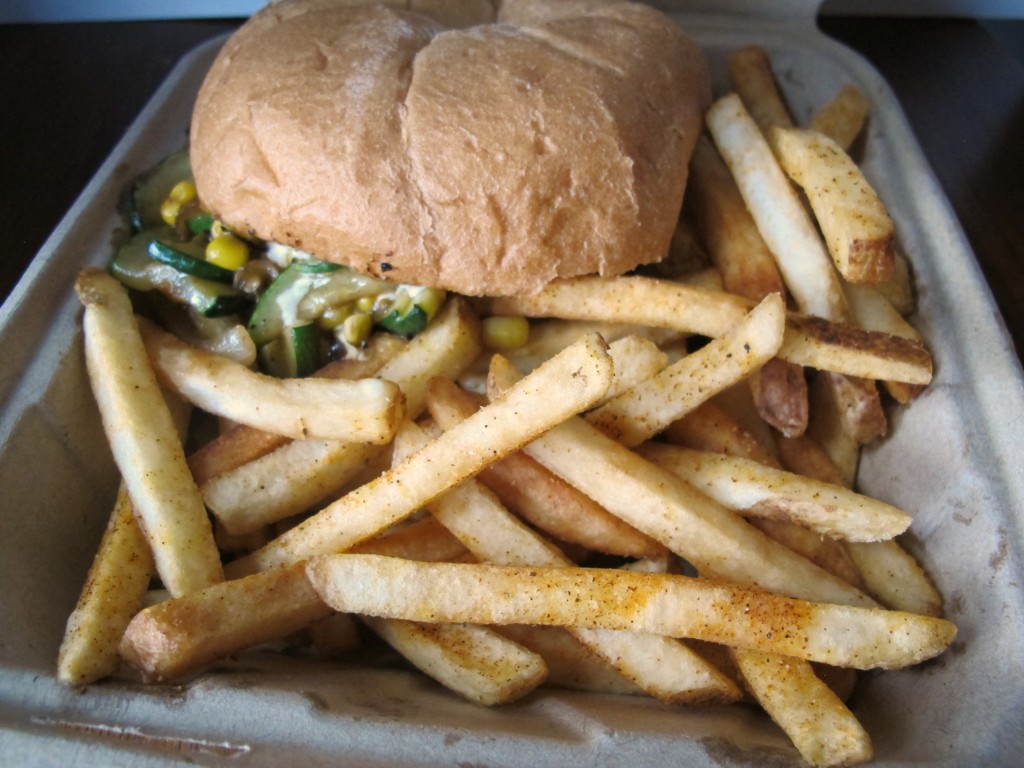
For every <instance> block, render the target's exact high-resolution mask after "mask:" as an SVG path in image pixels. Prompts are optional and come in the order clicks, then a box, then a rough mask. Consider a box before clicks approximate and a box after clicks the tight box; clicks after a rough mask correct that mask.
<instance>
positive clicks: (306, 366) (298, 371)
mask: <svg viewBox="0 0 1024 768" xmlns="http://www.w3.org/2000/svg"><path fill="white" fill-rule="evenodd" d="M259 361H260V370H262V371H263V372H264V373H267V374H270V375H271V376H277V377H278V378H282V379H291V378H297V377H302V376H309V375H310V374H312V373H313V372H315V371H316V370H317V369H318V368H319V367H320V329H319V328H317V326H316V323H308V324H307V325H299V326H296V327H294V328H288V329H286V330H285V331H284V332H282V333H281V334H280V335H279V336H278V337H277V338H276V339H274V340H273V341H271V342H268V343H267V344H264V345H263V346H262V347H260V351H259Z"/></svg>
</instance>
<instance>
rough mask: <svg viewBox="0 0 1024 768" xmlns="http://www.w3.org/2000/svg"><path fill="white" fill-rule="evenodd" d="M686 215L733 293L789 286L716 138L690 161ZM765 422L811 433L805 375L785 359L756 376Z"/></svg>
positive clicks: (702, 143) (759, 293) (761, 293)
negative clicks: (720, 150) (719, 150)
mask: <svg viewBox="0 0 1024 768" xmlns="http://www.w3.org/2000/svg"><path fill="white" fill-rule="evenodd" d="M686 206H687V208H686V210H687V212H688V213H689V215H690V217H691V218H692V219H693V220H694V224H695V229H696V231H697V232H698V233H699V235H700V237H701V239H702V240H703V242H704V243H705V244H706V245H707V250H708V253H709V255H710V258H711V261H712V263H713V264H714V265H715V266H716V267H717V268H718V272H719V273H720V274H721V276H722V284H723V288H724V289H725V290H727V291H729V292H730V293H735V294H738V295H740V296H744V297H746V298H748V299H750V300H752V301H760V300H761V299H763V298H764V297H765V296H768V295H769V294H772V293H778V294H781V295H783V296H785V292H786V287H785V284H784V283H783V280H782V275H780V274H779V268H778V265H777V264H776V263H775V257H774V256H773V255H772V252H771V251H770V250H769V249H768V246H767V245H766V244H765V242H764V239H763V238H762V237H761V233H760V232H758V229H757V224H756V223H755V222H754V219H753V218H752V217H751V215H750V212H749V211H748V210H747V207H746V204H745V203H744V202H743V197H742V195H740V191H739V188H738V187H737V186H736V181H735V180H734V179H733V177H732V174H731V173H730V171H729V168H728V166H726V164H725V163H724V162H723V160H722V158H721V156H720V155H719V154H718V152H717V151H716V150H715V147H714V145H713V144H712V143H711V141H710V139H708V138H706V137H702V138H701V139H700V140H699V141H698V142H697V146H696V147H695V149H694V153H693V157H692V158H691V160H690V176H689V181H688V186H687V196H686ZM750 386H751V389H752V390H753V392H754V398H755V402H756V403H757V405H758V409H759V411H760V412H761V415H762V417H763V418H764V419H765V421H767V422H768V423H769V424H771V425H772V426H774V427H775V428H776V429H778V430H780V431H781V432H782V433H783V434H788V435H792V434H800V433H802V432H803V430H804V429H806V428H807V385H806V382H805V381H804V375H803V370H802V369H801V368H800V367H799V366H797V365H794V364H793V363H790V362H788V361H785V360H773V361H771V362H769V363H766V364H765V365H764V366H762V367H761V369H760V370H759V371H757V372H756V373H755V374H754V375H753V376H751V377H750Z"/></svg>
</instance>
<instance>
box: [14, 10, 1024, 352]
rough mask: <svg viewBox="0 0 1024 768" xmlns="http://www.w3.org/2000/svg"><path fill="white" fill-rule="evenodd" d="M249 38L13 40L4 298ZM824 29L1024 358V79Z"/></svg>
mask: <svg viewBox="0 0 1024 768" xmlns="http://www.w3.org/2000/svg"><path fill="white" fill-rule="evenodd" d="M237 24H238V21H237V20H231V19H225V20H195V21H167V22H131V23H90V24H56V25H9V26H0V114H2V118H0V158H2V160H0V169H2V182H0V184H2V186H0V231H2V232H3V235H4V240H3V243H4V248H3V256H2V258H0V297H5V296H6V295H7V294H8V293H9V292H10V290H11V288H12V287H13V286H14V284H15V283H16V281H17V280H18V278H19V276H20V275H21V273H22V271H23V270H24V269H25V267H26V265H27V264H28V262H29V261H30V260H31V259H32V257H33V255H34V254H35V253H36V251H37V250H38V249H39V247H40V246H41V245H42V244H43V242H44V241H45V240H46V238H47V236H48V235H49V233H50V232H51V231H52V229H53V228H54V227H55V226H56V225H57V223H58V222H59V221H60V219H61V217H62V216H63V215H64V213H65V212H66V210H67V209H68V207H69V206H70V205H71V204H72V203H73V202H74V200H75V198H76V197H77V195H78V194H79V193H80V192H81V190H82V188H83V187H84V186H85V185H86V183H87V182H88V181H89V179H90V178H91V176H92V174H93V173H94V172H95V170H96V168H97V167H98V166H99V165H100V163H101V162H102V161H103V159H104V158H105V157H106V156H107V154H108V153H109V152H110V150H111V149H112V148H113V146H114V145H115V143H116V142H117V140H118V139H119V138H120V136H121V135H122V134H123V132H124V131H125V130H126V129H127V127H128V126H129V125H130V123H131V122H132V120H133V119H134V118H135V116H136V115H137V114H138V112H139V110H140V109H141V108H142V107H143V105H144V104H145V103H146V101H147V99H148V98H149V97H150V95H151V94H152V93H153V91H154V90H155V89H156V88H157V87H158V86H159V84H160V83H161V81H162V80H163V78H164V77H165V76H166V75H167V74H168V72H169V71H170V70H171V68H172V67H173V66H174V64H175V63H176V62H177V60H178V59H179V57H180V56H181V55H183V54H184V53H186V52H187V51H189V50H190V49H191V48H193V47H194V46H195V45H197V44H199V43H200V42H202V41H204V40H206V39H208V38H210V37H212V36H214V35H218V34H221V33H223V32H225V31H228V30H231V29H234V28H235V27H236V26H237ZM821 26H822V28H823V30H824V31H825V32H827V33H828V34H830V35H832V36H834V37H836V38H838V39H839V40H841V41H843V42H845V43H847V44H848V45H850V46H851V47H852V48H854V49H855V50H857V51H859V52H861V53H862V54H863V55H865V56H866V57H867V58H868V59H869V60H870V61H871V62H872V63H873V64H874V65H875V66H876V67H877V68H878V69H879V71H880V72H881V73H882V74H883V76H884V77H886V79H887V80H888V81H889V83H890V84H891V85H892V87H893V89H894V90H895V92H896V94H897V96H898V98H899V99H900V100H901V102H902V104H903V106H904V108H905V110H906V112H907V115H908V117H909V119H910V122H911V124H912V126H913V128H914V131H915V132H916V134H917V137H918V139H919V140H920V142H921V145H922V147H923V149H924V152H925V154H926V155H927V157H928V160H929V161H930V163H931V165H932V167H933V168H934V170H935V172H936V174H937V176H938V178H939V181H940V183H941V184H942V186H943V188H944V189H945V192H946V194H947V195H948V197H949V199H950V201H951V203H952V205H953V208H954V209H955V211H956V214H957V216H958V217H959V219H960V222H961V224H962V225H963V227H964V230H965V231H966V233H967V236H968V238H969V240H970V242H971V245H972V247H973V250H974V252H975V254H976V256H977V258H978V261H979V263H980V264H981V267H982V270H983V271H984V273H985V275H986V276H987V278H988V280H989V283H990V285H991V287H992V290H993V293H994V295H995V298H996V301H997V304H998V306H999V308H1000V310H1001V312H1002V314H1003V317H1004V319H1005V321H1006V324H1007V326H1008V328H1009V330H1010V332H1011V335H1012V336H1013V338H1014V340H1015V342H1016V344H1017V348H1018V350H1024V278H1022V277H1021V270H1022V269H1024V247H1022V245H1021V244H1022V243H1024V180H1022V179H1024V67H1022V65H1021V64H1020V61H1019V60H1018V59H1016V58H1014V57H1013V56H1012V55H1011V54H1010V53H1009V52H1008V51H1007V50H1006V49H1005V48H1004V47H1003V46H1002V45H1000V43H999V42H997V40H996V39H994V38H993V37H992V36H991V35H990V34H989V33H988V32H987V31H986V30H985V29H984V28H982V27H981V26H979V25H978V24H976V23H974V22H972V21H962V20H961V21H956V20H891V19H870V20H869V19H852V18H825V19H823V20H822V22H821Z"/></svg>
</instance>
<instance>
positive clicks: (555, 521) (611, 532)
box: [427, 379, 665, 557]
mask: <svg viewBox="0 0 1024 768" xmlns="http://www.w3.org/2000/svg"><path fill="white" fill-rule="evenodd" d="M478 407H479V405H478V403H477V402H476V401H475V400H474V399H473V398H472V396H471V395H469V394H468V393H467V392H465V391H463V390H462V389H460V388H459V387H458V385H456V384H455V383H454V382H452V381H450V380H448V379H435V380H434V381H433V382H432V383H431V387H430V393H429V396H428V398H427V409H428V410H429V411H430V414H431V416H432V417H433V418H434V420H435V421H436V422H437V423H438V424H439V425H440V426H441V428H443V429H450V428H451V427H453V426H454V425H456V424H458V423H459V422H460V421H464V420H465V419H467V418H469V416H471V415H472V414H473V413H474V412H475V411H476V410H477V408H478ZM477 478H478V479H479V480H480V481H481V482H482V483H483V484H484V485H486V486H487V487H488V488H490V489H491V490H492V491H494V493H495V495H497V496H498V498H499V499H501V501H502V503H503V504H504V505H505V506H507V507H509V508H510V509H511V510H512V511H513V512H515V513H516V514H518V515H519V516H520V517H522V518H523V519H525V520H526V521H528V522H529V523H530V524H531V525H533V526H534V527H536V528H538V529H540V530H541V531H544V532H546V533H547V534H549V535H551V536H553V537H554V538H556V539H558V540H559V541H563V542H570V543H574V544H580V545H582V546H584V547H587V548H588V549H592V550H595V551H597V552H605V553H608V554H613V555H622V556H624V557H655V556H657V555H660V554H662V553H663V552H664V551H665V548H664V546H663V545H661V544H659V543H658V542H656V541H654V540H653V539H651V538H650V537H649V536H646V535H644V534H642V533H640V532H639V531H637V530H636V529H635V528H633V527H631V526H629V525H627V524H626V523H624V522H623V521H622V520H620V519H619V518H617V517H615V515H612V514H610V513H609V512H608V511H607V510H605V509H604V508H603V507H601V506H600V505H599V504H597V503H596V502H595V501H594V500H593V499H591V498H590V497H589V496H587V495H586V494H584V493H582V492H580V491H578V490H577V489H576V488H574V487H573V486H571V485H569V484H568V483H566V482H565V481H564V480H562V479H561V478H559V477H557V476H555V475H553V474H552V473H551V472H549V471H548V470H547V469H545V468H544V467H543V466H541V465H540V464H538V463H537V462H536V461H534V460H533V459H531V458H530V457H529V456H527V455H526V454H524V453H512V454H509V455H508V456H506V457H505V458H503V459H501V460H500V461H496V462H495V463H494V464H491V465H490V466H489V467H484V469H482V470H481V471H480V473H479V474H478V475H477Z"/></svg>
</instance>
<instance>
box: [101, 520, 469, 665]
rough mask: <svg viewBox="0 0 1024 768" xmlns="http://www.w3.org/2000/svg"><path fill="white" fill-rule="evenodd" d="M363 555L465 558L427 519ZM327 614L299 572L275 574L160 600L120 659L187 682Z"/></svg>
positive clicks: (130, 633) (127, 638)
mask: <svg viewBox="0 0 1024 768" xmlns="http://www.w3.org/2000/svg"><path fill="white" fill-rule="evenodd" d="M357 551H358V552H360V553H372V554H380V555H385V556H389V557H410V556H411V557H415V558H416V559H419V560H432V559H434V558H436V557H441V558H448V557H453V556H457V555H459V554H461V553H464V552H465V548H464V547H462V545H461V544H459V543H458V541H456V540H455V539H454V537H452V536H451V535H450V534H449V533H448V532H447V531H446V530H445V529H444V528H442V527H441V526H439V525H437V524H436V523H434V522H433V520H432V518H425V519H424V520H422V521H417V522H415V523H410V524H409V525H408V526H407V527H406V528H405V529H404V530H402V531H401V532H396V533H395V534H392V533H391V532H389V533H387V534H385V535H382V536H379V537H377V538H376V539H373V540H371V541H367V542H364V543H363V544H362V545H361V546H360V547H359V549H358V550H357ZM330 614H331V609H330V608H328V607H327V606H325V605H324V604H323V601H322V600H321V599H320V598H319V596H318V595H317V594H316V593H315V592H314V591H313V590H312V589H310V586H309V582H308V581H307V580H306V577H305V576H304V574H303V571H302V568H301V566H296V567H291V568H287V567H286V568H276V569H274V570H272V571H267V572H265V573H260V574H256V575H254V576H252V577H248V578H243V579H233V580H231V581H226V582H222V583H220V584H216V585H214V586H213V587H211V588H208V589H204V590H200V591H198V592H194V593H190V594H189V595H187V596H185V597H183V598H177V599H171V600H166V601H160V602H158V603H156V604H154V605H151V606H150V607H148V608H146V609H145V610H143V611H141V612H139V613H138V614H136V615H135V616H134V618H132V620H131V623H130V624H129V625H128V628H127V630H126V631H125V633H124V636H123V638H122V639H121V643H120V654H121V656H123V657H124V659H125V660H126V661H127V662H128V663H130V664H131V665H132V666H133V667H135V668H136V669H138V670H139V672H141V673H142V675H143V676H144V677H145V678H147V679H149V680H170V679H175V678H179V677H182V676H185V675H187V674H189V673H192V672H194V671H196V670H197V669H199V668H200V667H202V666H203V665H205V664H208V663H210V662H211V661H214V660H216V659H221V658H226V657H228V656H230V655H232V654H234V653H237V652H238V651H241V650H244V649H245V648H250V647H252V646H254V645H258V644H260V643H263V642H268V641H270V640H277V639H280V638H284V637H287V636H288V635H289V634H291V633H293V632H297V631H298V630H300V629H303V628H304V627H306V626H308V625H309V624H311V623H312V622H315V621H318V620H321V619H323V618H324V617H327V616H329V615H330Z"/></svg>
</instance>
